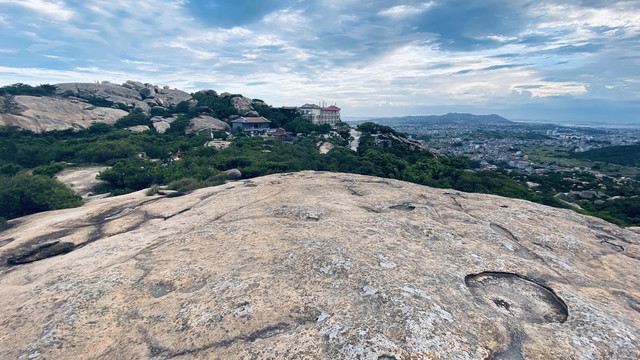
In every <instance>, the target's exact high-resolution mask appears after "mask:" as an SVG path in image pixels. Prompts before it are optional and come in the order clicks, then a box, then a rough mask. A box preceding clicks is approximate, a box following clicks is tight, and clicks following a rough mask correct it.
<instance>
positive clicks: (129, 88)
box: [56, 80, 191, 113]
mask: <svg viewBox="0 0 640 360" xmlns="http://www.w3.org/2000/svg"><path fill="white" fill-rule="evenodd" d="M56 87H57V90H56V92H57V93H58V94H60V95H64V96H74V97H79V98H83V99H89V98H91V97H98V98H102V99H106V100H109V101H112V102H114V103H122V104H125V105H127V106H129V107H131V108H133V109H135V110H140V111H143V112H145V113H148V112H149V111H150V109H151V107H152V106H161V107H164V108H167V107H169V106H172V105H173V106H175V105H177V104H178V103H180V102H182V101H188V100H190V99H191V95H189V94H188V93H186V92H184V91H181V90H177V89H169V87H167V86H165V87H163V88H160V87H158V86H156V85H153V84H148V83H145V84H143V83H141V82H137V81H131V80H128V81H127V82H125V83H124V84H122V85H116V84H112V83H110V82H107V81H103V82H102V83H63V84H56Z"/></svg>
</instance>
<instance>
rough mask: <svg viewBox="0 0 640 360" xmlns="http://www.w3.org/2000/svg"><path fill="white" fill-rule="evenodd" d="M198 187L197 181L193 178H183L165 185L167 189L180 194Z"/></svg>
mask: <svg viewBox="0 0 640 360" xmlns="http://www.w3.org/2000/svg"><path fill="white" fill-rule="evenodd" d="M198 187H199V184H198V180H196V179H194V178H184V179H180V180H174V181H172V182H170V183H169V184H167V188H169V189H171V190H176V191H180V192H184V191H190V190H195V189H197V188H198Z"/></svg>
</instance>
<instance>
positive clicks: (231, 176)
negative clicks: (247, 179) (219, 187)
mask: <svg viewBox="0 0 640 360" xmlns="http://www.w3.org/2000/svg"><path fill="white" fill-rule="evenodd" d="M224 174H225V176H226V178H227V180H238V179H241V178H242V172H240V170H238V169H229V170H226V171H225V172H224Z"/></svg>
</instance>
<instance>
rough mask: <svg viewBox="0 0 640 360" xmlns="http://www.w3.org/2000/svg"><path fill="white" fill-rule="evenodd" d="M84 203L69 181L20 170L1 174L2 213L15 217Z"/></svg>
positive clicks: (10, 217) (8, 216)
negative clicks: (12, 174)
mask: <svg viewBox="0 0 640 360" xmlns="http://www.w3.org/2000/svg"><path fill="white" fill-rule="evenodd" d="M80 205H82V199H81V198H80V197H79V196H78V195H76V194H75V193H74V192H73V190H72V189H71V188H70V187H68V186H67V185H65V184H63V183H61V182H59V181H57V180H55V179H53V178H50V177H47V176H42V175H28V174H17V175H15V176H12V177H0V216H1V217H4V218H7V219H13V218H17V217H20V216H25V215H29V214H34V213H37V212H41V211H48V210H56V209H65V208H71V207H76V206H80Z"/></svg>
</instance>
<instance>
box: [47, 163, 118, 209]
mask: <svg viewBox="0 0 640 360" xmlns="http://www.w3.org/2000/svg"><path fill="white" fill-rule="evenodd" d="M107 169H109V167H108V166H87V167H80V168H75V167H71V168H66V169H64V170H62V171H60V172H59V173H57V174H56V179H57V180H58V181H60V182H61V183H64V184H67V185H69V186H70V187H71V188H72V189H73V191H74V192H75V193H76V195H79V196H81V197H82V199H83V200H84V201H89V200H91V199H93V198H94V195H93V189H94V188H95V187H96V186H98V185H101V184H106V183H107V182H106V181H103V180H98V179H96V177H97V176H98V174H100V173H101V172H102V171H105V170H107Z"/></svg>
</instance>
